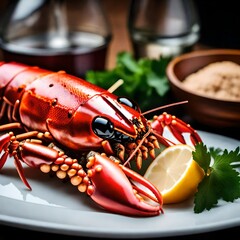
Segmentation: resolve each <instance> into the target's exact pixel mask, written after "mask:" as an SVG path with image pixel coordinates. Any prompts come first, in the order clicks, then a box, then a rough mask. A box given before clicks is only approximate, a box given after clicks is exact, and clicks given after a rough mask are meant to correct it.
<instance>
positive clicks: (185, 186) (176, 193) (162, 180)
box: [144, 144, 204, 204]
mask: <svg viewBox="0 0 240 240" xmlns="http://www.w3.org/2000/svg"><path fill="white" fill-rule="evenodd" d="M192 151H194V148H193V147H191V146H189V145H186V144H177V145H173V146H170V147H168V148H166V149H164V150H163V151H162V152H161V153H160V154H159V155H158V156H157V157H156V159H155V160H154V161H153V162H152V163H151V164H150V165H149V167H148V168H147V170H146V172H145V174H144V177H145V178H146V179H147V180H148V181H150V182H151V183H152V184H154V185H155V186H156V188H157V189H158V190H159V191H160V193H161V194H162V197H163V204H171V203H179V202H182V201H184V200H187V199H188V198H190V197H191V196H193V195H194V193H195V192H196V191H197V186H198V184H199V183H200V182H201V180H202V179H203V177H204V171H203V169H202V168H201V167H200V166H199V165H198V163H197V162H196V161H194V160H193V157H192Z"/></svg>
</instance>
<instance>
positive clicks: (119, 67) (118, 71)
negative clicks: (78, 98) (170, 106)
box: [85, 52, 170, 110]
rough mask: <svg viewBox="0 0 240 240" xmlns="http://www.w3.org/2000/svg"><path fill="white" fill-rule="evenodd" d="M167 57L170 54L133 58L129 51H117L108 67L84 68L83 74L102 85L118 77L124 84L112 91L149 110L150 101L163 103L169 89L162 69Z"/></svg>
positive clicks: (94, 82)
mask: <svg viewBox="0 0 240 240" xmlns="http://www.w3.org/2000/svg"><path fill="white" fill-rule="evenodd" d="M169 61H170V58H163V57H160V58H159V59H158V60H152V59H148V58H141V59H139V60H135V59H134V58H133V56H132V55H131V54H130V53H129V52H120V53H118V55H117V58H116V66H115V67H114V68H113V69H112V70H106V71H87V72H86V76H85V78H86V80H87V81H89V82H91V83H93V84H95V85H98V86H100V87H102V88H104V89H108V88H110V87H111V86H112V85H113V84H114V83H115V82H116V81H117V80H119V79H122V80H123V81H124V84H123V85H122V86H121V87H119V88H118V89H117V90H116V91H115V92H114V93H115V94H116V95H118V96H126V97H129V98H131V99H132V100H134V101H135V102H137V103H138V105H139V106H140V108H141V109H142V110H149V109H150V108H151V107H153V106H154V104H155V105H156V106H160V105H161V104H163V103H164V101H165V99H164V98H165V97H166V95H167V93H168V92H169V89H170V87H169V82H168V79H167V76H166V73H165V70H166V66H167V64H168V63H169Z"/></svg>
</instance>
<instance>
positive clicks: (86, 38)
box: [0, 0, 111, 77]
mask: <svg viewBox="0 0 240 240" xmlns="http://www.w3.org/2000/svg"><path fill="white" fill-rule="evenodd" d="M1 21H2V22H1V25H2V27H1V33H0V47H1V49H2V52H3V60H5V61H17V62H21V63H25V64H29V65H36V66H39V67H42V68H46V69H49V70H53V71H58V70H64V71H66V72H67V73H69V74H72V75H76V76H78V77H84V75H85V73H86V71H88V70H104V69H105V62H106V55H107V50H108V46H109V43H110V41H111V30H110V27H109V24H108V19H107V17H106V15H105V13H104V9H103V8H102V5H101V2H100V1H99V0H78V1H74V0H49V1H48V0H37V1H29V0H18V1H10V3H9V5H8V8H7V11H6V12H5V14H4V16H3V17H2V19H1Z"/></svg>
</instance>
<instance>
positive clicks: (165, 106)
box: [142, 101, 188, 115]
mask: <svg viewBox="0 0 240 240" xmlns="http://www.w3.org/2000/svg"><path fill="white" fill-rule="evenodd" d="M185 103H188V101H181V102H175V103H170V104H167V105H164V106H160V107H157V108H153V109H151V110H148V111H146V112H144V113H142V115H146V114H148V113H151V112H156V111H158V110H161V109H164V108H168V107H173V106H176V105H180V104H185Z"/></svg>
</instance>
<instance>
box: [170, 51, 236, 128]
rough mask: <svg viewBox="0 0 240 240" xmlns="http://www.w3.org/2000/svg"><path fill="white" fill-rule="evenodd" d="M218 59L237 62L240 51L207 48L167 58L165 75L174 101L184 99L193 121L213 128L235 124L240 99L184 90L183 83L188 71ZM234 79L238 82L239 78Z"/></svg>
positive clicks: (193, 71) (196, 69)
mask: <svg viewBox="0 0 240 240" xmlns="http://www.w3.org/2000/svg"><path fill="white" fill-rule="evenodd" d="M221 61H231V62H234V63H237V64H240V50H235V49H211V50H198V51H193V52H190V53H186V54H182V55H180V56H178V57H175V58H174V59H172V60H171V61H170V63H169V64H168V66H167V68H166V74H167V77H168V79H169V83H170V87H171V91H172V93H173V95H174V96H175V97H176V98H177V99H178V100H187V101H188V103H187V104H186V105H185V106H186V110H187V112H188V113H189V115H190V116H191V117H192V118H193V119H194V120H196V121H197V122H199V123H201V124H204V125H208V126H214V127H239V125H240V100H236V101H235V100H226V99H218V98H216V95H215V94H212V95H211V96H207V95H206V94H203V93H199V92H198V91H197V90H193V89H188V88H186V86H184V84H183V81H184V80H185V78H186V77H187V76H189V75H190V74H192V73H196V72H197V71H198V70H200V69H202V68H203V67H205V66H207V65H209V64H211V63H214V62H221ZM238 80H239V81H240V78H238ZM224 81H225V80H224Z"/></svg>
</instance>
